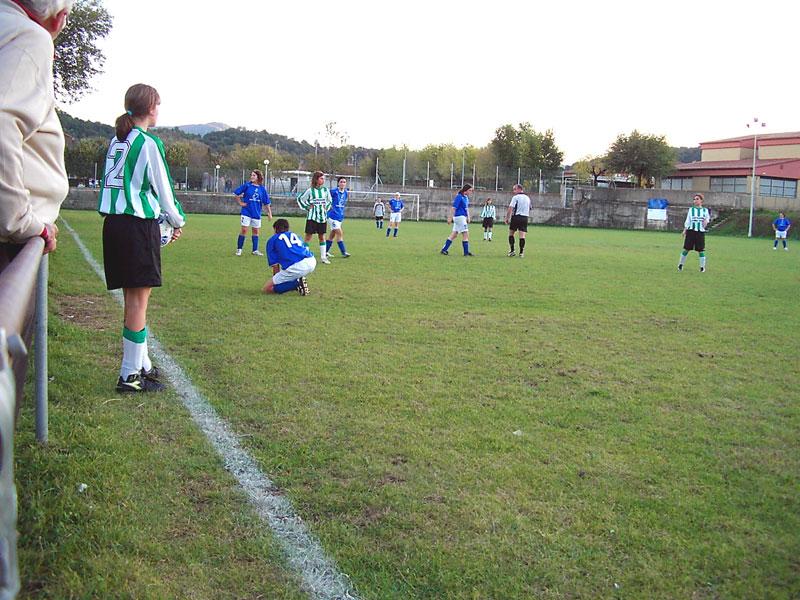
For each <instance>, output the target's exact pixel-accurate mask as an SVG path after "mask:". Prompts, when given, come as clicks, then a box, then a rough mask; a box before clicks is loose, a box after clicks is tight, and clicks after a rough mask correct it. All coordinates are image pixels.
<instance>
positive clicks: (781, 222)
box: [772, 212, 792, 251]
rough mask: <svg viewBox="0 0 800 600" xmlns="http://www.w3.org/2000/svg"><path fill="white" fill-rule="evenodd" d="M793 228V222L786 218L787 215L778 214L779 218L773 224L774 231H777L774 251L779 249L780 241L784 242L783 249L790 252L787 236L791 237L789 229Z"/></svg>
mask: <svg viewBox="0 0 800 600" xmlns="http://www.w3.org/2000/svg"><path fill="white" fill-rule="evenodd" d="M791 227H792V222H791V221H790V220H789V219H787V218H786V213H782V212H781V213H778V218H777V219H775V220H774V221H773V222H772V229H774V230H775V245H774V246H773V247H772V249H773V250H777V249H778V240H783V249H784V250H787V251H788V250H789V248H788V247H787V246H786V236H787V235H789V229H791Z"/></svg>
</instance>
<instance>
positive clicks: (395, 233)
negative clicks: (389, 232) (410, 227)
mask: <svg viewBox="0 0 800 600" xmlns="http://www.w3.org/2000/svg"><path fill="white" fill-rule="evenodd" d="M393 237H397V227H395V228H394V236H393Z"/></svg>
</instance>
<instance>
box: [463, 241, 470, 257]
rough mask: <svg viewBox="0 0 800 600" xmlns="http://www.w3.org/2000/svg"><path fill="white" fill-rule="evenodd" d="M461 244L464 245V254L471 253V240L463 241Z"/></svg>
mask: <svg viewBox="0 0 800 600" xmlns="http://www.w3.org/2000/svg"><path fill="white" fill-rule="evenodd" d="M461 245H462V246H463V247H464V256H466V255H467V254H469V242H461Z"/></svg>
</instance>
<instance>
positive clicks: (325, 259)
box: [320, 256, 331, 265]
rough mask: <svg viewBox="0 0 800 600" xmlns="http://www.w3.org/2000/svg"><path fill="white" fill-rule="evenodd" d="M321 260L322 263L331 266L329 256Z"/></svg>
mask: <svg viewBox="0 0 800 600" xmlns="http://www.w3.org/2000/svg"><path fill="white" fill-rule="evenodd" d="M320 260H321V261H322V262H324V263H325V264H326V265H329V264H331V261H329V260H328V257H327V256H323V257H322V258H320Z"/></svg>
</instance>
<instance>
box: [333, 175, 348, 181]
mask: <svg viewBox="0 0 800 600" xmlns="http://www.w3.org/2000/svg"><path fill="white" fill-rule="evenodd" d="M342 179H344V180H345V182H346V181H347V177H345V176H344V175H339V178H338V179H337V180H336V183H339V182H340V181H341V180H342Z"/></svg>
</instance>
